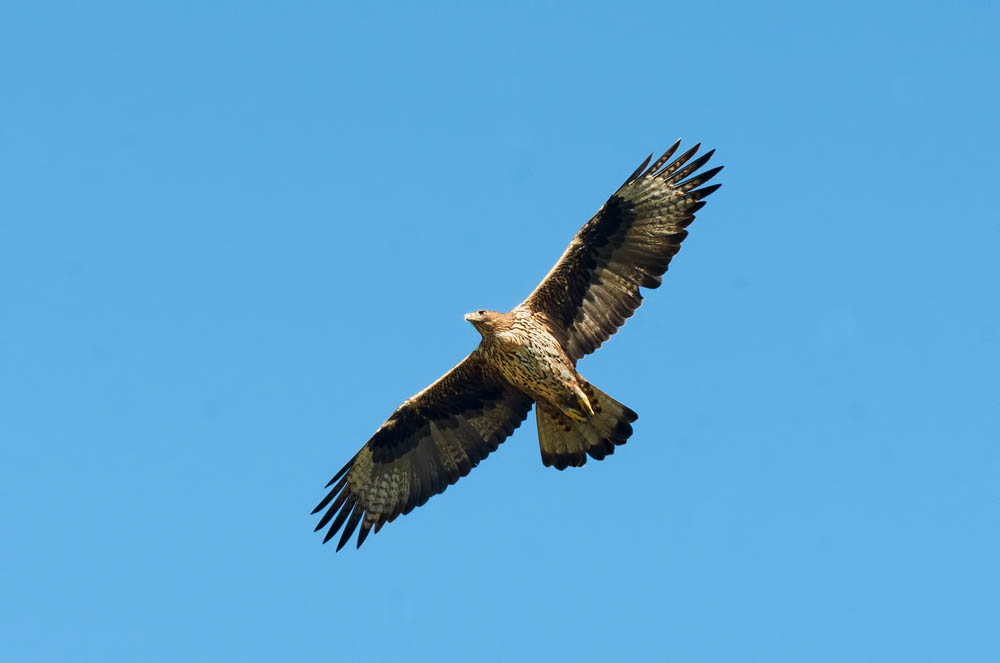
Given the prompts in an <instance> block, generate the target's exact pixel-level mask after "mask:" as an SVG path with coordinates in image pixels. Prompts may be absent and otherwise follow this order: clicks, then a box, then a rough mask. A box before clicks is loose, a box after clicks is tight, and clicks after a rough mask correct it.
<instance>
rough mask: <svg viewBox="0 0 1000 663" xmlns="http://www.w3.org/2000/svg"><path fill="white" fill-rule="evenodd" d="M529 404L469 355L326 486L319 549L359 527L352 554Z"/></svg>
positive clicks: (454, 477)
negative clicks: (324, 530) (327, 528)
mask: <svg viewBox="0 0 1000 663" xmlns="http://www.w3.org/2000/svg"><path fill="white" fill-rule="evenodd" d="M531 405H532V400H531V399H530V398H528V397H527V396H525V395H524V394H522V393H521V392H519V391H517V390H516V389H513V388H512V387H511V386H510V385H509V384H507V383H506V382H505V381H503V380H502V379H500V378H499V377H498V376H496V375H495V374H494V373H493V372H492V371H490V370H489V369H488V368H487V367H486V366H485V365H484V364H483V362H482V361H481V359H480V357H479V355H478V353H476V352H473V353H472V354H471V355H469V356H468V357H466V358H465V360H463V361H462V363H460V364H459V365H458V366H456V367H455V368H453V369H451V370H450V371H449V372H448V373H446V374H445V375H444V376H443V377H441V378H440V379H439V380H438V381H437V382H435V383H434V384H432V385H431V386H429V387H427V388H426V389H424V390H423V391H421V392H420V393H419V394H417V395H416V396H414V397H412V398H410V399H408V400H407V401H406V402H405V403H403V404H402V405H401V406H400V407H399V408H398V409H397V410H396V411H395V412H393V413H392V416H391V417H389V419H388V420H387V421H386V422H385V423H384V424H382V426H381V427H380V428H379V429H378V430H377V431H376V432H375V434H374V435H373V436H372V438H371V439H370V440H368V442H367V443H366V444H365V446H363V447H362V448H361V451H359V452H358V453H357V454H356V455H355V456H354V458H352V459H351V461H350V462H349V463H347V465H345V466H344V468H343V469H341V470H340V471H339V472H337V474H336V475H335V476H334V477H333V479H331V480H330V483H328V484H327V487H328V488H329V487H331V486H332V487H333V488H332V490H331V491H330V492H329V494H328V495H327V496H326V497H325V498H323V501H322V502H320V503H319V505H318V506H317V507H316V508H315V509H314V510H313V513H318V512H320V511H323V510H324V509H325V510H326V511H325V513H324V514H323V516H322V518H320V521H319V524H318V525H317V526H316V530H317V531H318V530H320V529H323V528H324V527H326V526H327V524H328V523H329V522H330V521H331V520H333V524H332V525H330V528H329V531H328V532H327V534H326V538H324V539H323V543H326V542H327V541H329V540H330V539H331V538H333V536H334V534H336V533H337V531H338V530H339V529H340V528H341V526H344V533H343V534H342V535H341V537H340V542H339V543H338V544H337V550H340V549H341V548H342V547H344V544H346V543H347V541H348V539H350V537H351V534H352V533H353V532H354V530H355V529H356V528H357V526H358V525H359V524H360V525H361V529H360V530H359V532H358V543H357V545H358V547H359V548H360V547H361V544H362V543H363V542H364V540H365V538H366V537H367V536H368V532H369V530H371V528H372V527H374V528H375V531H376V532H378V531H379V530H380V529H381V528H382V526H383V525H384V524H385V523H387V522H391V521H393V520H395V518H396V517H397V516H399V515H400V514H405V513H409V512H410V511H411V510H412V509H413V508H414V507H418V506H420V505H422V504H423V503H424V502H426V501H427V500H428V499H429V498H430V497H432V496H434V495H437V494H438V493H440V492H443V491H444V489H445V488H447V487H448V486H450V485H451V484H453V483H455V482H456V481H458V480H459V479H460V478H461V477H464V476H465V475H466V474H468V473H469V470H471V469H472V468H473V467H475V466H476V465H477V464H479V461H481V460H482V459H483V458H485V457H486V456H487V455H488V454H489V453H490V452H492V451H495V450H496V448H497V446H498V445H499V444H500V443H501V442H503V441H504V439H506V438H507V436H508V435H510V434H511V433H513V432H514V429H515V428H517V427H518V426H519V425H520V424H521V422H522V421H524V418H525V417H527V416H528V411H529V410H531ZM334 516H336V518H335V519H334Z"/></svg>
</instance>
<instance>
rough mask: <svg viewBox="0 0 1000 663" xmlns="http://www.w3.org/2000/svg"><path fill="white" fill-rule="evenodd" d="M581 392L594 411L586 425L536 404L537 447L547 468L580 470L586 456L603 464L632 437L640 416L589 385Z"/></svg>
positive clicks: (584, 422) (585, 422)
mask: <svg viewBox="0 0 1000 663" xmlns="http://www.w3.org/2000/svg"><path fill="white" fill-rule="evenodd" d="M584 391H585V392H586V394H587V397H588V398H589V399H590V402H591V404H592V405H593V408H594V416H592V417H589V418H588V419H587V420H586V421H573V420H572V419H570V418H569V417H567V416H566V415H564V414H563V413H562V412H560V411H558V410H556V409H554V408H550V407H548V406H545V405H542V404H541V403H539V404H538V408H537V409H536V411H535V418H536V420H537V421H538V444H539V447H540V448H541V450H542V463H543V464H544V465H545V466H546V467H555V468H556V469H557V470H564V469H566V468H567V467H571V466H572V467H582V466H583V465H584V464H585V463H586V462H587V456H590V457H591V458H593V459H595V460H603V459H604V457H605V456H609V455H611V454H613V453H614V452H615V447H616V446H618V445H622V444H625V442H626V440H628V438H629V436H630V435H632V425H631V424H632V422H633V421H635V420H636V419H637V418H638V416H639V415H637V414H636V413H635V412H633V411H632V410H630V409H629V408H627V407H625V406H624V405H622V404H621V403H619V402H618V401H616V400H615V399H613V398H611V397H610V396H608V395H607V394H605V393H604V392H603V391H601V390H600V389H598V388H597V387H595V386H594V385H592V384H589V383H586V384H585V385H584Z"/></svg>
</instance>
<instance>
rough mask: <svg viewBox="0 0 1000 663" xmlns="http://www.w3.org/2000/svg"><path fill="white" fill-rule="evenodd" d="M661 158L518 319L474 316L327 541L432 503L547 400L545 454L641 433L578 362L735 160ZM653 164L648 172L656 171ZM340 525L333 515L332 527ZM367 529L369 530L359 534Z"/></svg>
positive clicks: (656, 273)
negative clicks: (453, 358)
mask: <svg viewBox="0 0 1000 663" xmlns="http://www.w3.org/2000/svg"><path fill="white" fill-rule="evenodd" d="M679 146H680V141H677V142H676V143H674V145H673V146H671V147H670V149H669V150H667V151H666V153H664V154H663V156H661V157H660V158H659V159H657V160H656V162H655V163H653V165H651V166H649V162H650V161H651V159H652V155H650V156H649V157H648V158H647V159H646V160H645V161H644V162H643V163H642V164H641V165H640V166H639V168H637V169H636V170H635V172H634V173H632V175H631V176H629V178H628V179H627V180H626V181H625V184H623V185H622V186H621V187H620V188H619V189H618V191H616V192H615V193H614V194H613V195H612V196H611V198H610V199H608V201H607V202H606V203H605V204H604V205H603V206H602V207H601V209H600V210H598V212H597V214H595V215H594V217H593V218H592V219H590V221H588V222H587V223H586V225H584V226H583V228H582V229H581V230H580V231H579V232H578V233H577V234H576V236H575V237H574V238H573V241H572V242H571V243H570V245H569V248H567V249H566V252H565V253H563V255H562V257H561V258H560V259H559V262H557V263H556V265H555V267H553V268H552V271H550V272H549V274H548V275H547V276H546V277H545V278H544V279H543V280H542V282H541V283H540V284H539V285H538V287H537V288H536V289H535V291H534V292H532V293H531V295H529V296H528V298H527V299H526V300H524V302H522V303H521V304H520V305H519V306H517V307H515V308H514V309H513V310H511V311H509V312H508V313H498V312H496V311H484V310H480V311H476V312H474V313H469V314H468V315H466V316H465V318H466V320H468V321H469V322H471V323H472V324H473V325H474V326H475V327H476V329H477V330H478V331H479V333H480V334H481V335H482V337H483V339H482V342H481V343H480V344H479V347H477V348H476V349H475V350H474V351H473V352H472V354H470V355H469V356H468V357H466V358H465V359H464V360H463V361H462V362H461V363H460V364H458V365H457V366H456V367H455V368H453V369H451V370H450V371H449V372H448V373H446V374H445V375H444V376H443V377H441V378H440V379H439V380H438V381H437V382H435V383H434V384H432V385H431V386H429V387H427V388H426V389H424V390H423V391H421V392H420V393H418V394H417V395H415V396H413V397H412V398H410V399H408V400H407V401H406V402H404V403H403V404H402V405H401V406H399V408H398V409H397V410H396V411H395V412H394V413H393V414H392V416H391V417H389V419H388V420H387V421H386V422H385V423H384V424H382V426H381V427H380V428H379V429H378V430H377V431H376V432H375V434H374V435H373V436H372V438H371V439H370V440H368V442H367V443H366V444H365V445H364V446H363V447H362V448H361V450H360V451H359V452H358V453H357V454H355V456H354V458H352V459H351V460H350V462H348V463H347V465H345V466H344V467H343V468H342V469H341V470H340V471H339V472H338V473H337V474H336V475H335V476H334V477H333V479H331V480H330V482H329V483H328V484H327V487H328V488H331V487H332V488H331V490H330V492H329V493H328V494H327V496H326V497H325V498H324V499H323V501H321V502H320V503H319V505H317V507H316V508H315V509H314V510H313V513H318V512H320V511H324V510H325V511H324V513H323V516H322V517H321V518H320V521H319V524H318V525H317V526H316V530H317V531H318V530H320V529H323V528H324V527H327V525H329V530H328V531H327V534H326V537H325V538H324V539H323V541H324V543H325V542H326V541H329V540H330V539H331V538H332V537H333V536H334V535H335V534H336V533H337V531H338V530H340V529H341V527H343V533H342V535H341V537H340V540H339V542H338V544H337V550H340V548H342V547H343V546H344V545H345V544H346V543H347V541H348V540H349V539H350V537H351V535H352V534H353V533H354V531H355V529H358V539H357V545H358V547H360V546H361V544H362V543H363V542H364V540H365V538H366V537H367V536H368V534H369V532H370V531H371V530H372V528H374V530H375V531H376V532H378V531H379V530H380V529H381V528H382V526H383V525H384V524H385V523H387V522H391V521H392V520H394V519H395V518H396V517H397V516H399V515H400V514H404V513H409V512H410V511H411V510H412V509H413V508H414V507H417V506H420V505H422V504H423V503H424V502H426V501H427V500H428V499H429V498H430V497H431V496H433V495H436V494H438V493H440V492H442V491H444V489H445V488H447V487H448V486H450V485H451V484H453V483H455V482H456V481H458V479H459V478H460V477H463V476H465V475H466V474H468V473H469V470H471V469H472V468H473V467H475V466H476V465H477V464H478V463H479V461H481V460H482V459H483V458H485V457H486V456H487V455H488V454H489V453H490V452H491V451H494V450H495V449H496V448H497V446H498V445H499V444H500V443H501V442H503V440H504V439H506V438H507V436H508V435H510V434H511V433H512V432H513V431H514V429H515V428H517V427H518V426H519V425H520V424H521V422H523V421H524V419H525V417H527V415H528V411H529V410H530V409H531V406H532V404H535V403H537V404H538V408H537V410H536V415H535V416H536V419H537V422H538V441H539V446H540V448H541V452H542V462H543V463H544V464H545V465H550V466H554V467H556V468H557V469H560V470H562V469H565V468H566V467H569V466H576V467H579V466H581V465H583V464H584V463H585V462H586V460H587V457H588V456H590V457H591V458H594V459H596V460H601V459H603V458H604V457H605V456H607V455H609V454H612V453H614V450H615V446H617V445H621V444H624V443H625V441H626V440H628V438H629V436H630V435H631V434H632V426H631V424H632V422H634V421H635V420H636V417H637V415H636V414H635V412H633V411H632V410H630V409H628V408H627V407H625V406H624V405H622V404H621V403H619V402H618V401H616V400H615V399H613V398H611V397H610V396H608V395H607V394H605V393H604V392H602V391H600V390H599V389H597V388H596V387H594V386H593V385H591V384H590V383H589V382H587V381H586V380H585V379H584V378H583V377H581V376H580V374H579V373H578V372H577V370H576V362H577V361H578V360H579V359H580V358H581V357H583V356H584V355H586V354H589V353H591V352H593V351H594V350H596V349H597V348H598V347H600V346H601V344H602V343H604V341H606V340H607V339H608V338H609V337H610V336H611V334H614V333H615V332H616V331H617V330H618V328H619V327H620V326H621V325H622V324H624V322H625V320H626V318H628V317H630V316H631V315H632V314H633V313H634V312H635V310H636V309H637V308H638V307H639V304H640V303H641V301H642V296H641V295H640V293H639V288H640V287H646V288H656V287H658V286H659V285H660V277H661V276H662V275H663V273H664V272H665V271H666V270H667V266H668V265H669V263H670V260H671V258H673V256H674V254H676V253H677V251H678V250H680V245H681V242H682V241H683V240H684V238H685V237H686V236H687V230H685V228H686V227H687V226H688V225H689V224H690V223H691V222H692V221H693V220H694V213H695V212H696V211H697V210H699V209H701V207H702V206H704V204H705V202H704V200H703V199H704V198H705V197H706V196H708V195H709V194H710V193H712V192H713V191H715V190H716V189H718V188H719V185H718V184H715V185H711V186H702V185H704V184H705V183H706V182H707V181H708V180H710V179H711V178H712V177H714V176H715V175H716V174H717V173H718V172H719V171H720V170H722V167H721V166H720V167H718V168H713V169H711V170H707V171H704V172H702V173H700V174H696V171H698V169H699V168H701V167H702V166H703V165H704V164H705V163H706V162H707V161H708V159H709V158H710V157H711V156H712V154H713V152H714V150H712V151H709V152H706V153H705V154H704V155H702V156H701V157H698V158H697V159H694V160H693V161H692V160H691V158H692V157H693V156H694V155H695V154H696V153H697V152H698V148H699V147H700V145H695V146H694V147H693V148H691V149H690V150H688V151H686V152H684V153H683V154H681V155H680V156H679V157H677V158H676V159H675V160H673V161H671V162H670V163H667V162H668V161H670V159H671V157H673V155H674V153H675V152H676V151H677V148H678V147H679ZM647 166H648V167H647ZM331 521H332V523H331ZM359 526H360V529H359Z"/></svg>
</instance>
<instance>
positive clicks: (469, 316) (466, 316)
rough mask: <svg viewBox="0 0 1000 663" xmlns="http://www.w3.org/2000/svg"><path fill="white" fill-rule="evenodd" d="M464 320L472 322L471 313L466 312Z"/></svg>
mask: <svg viewBox="0 0 1000 663" xmlns="http://www.w3.org/2000/svg"><path fill="white" fill-rule="evenodd" d="M465 321H466V322H472V314H471V313H466V314H465Z"/></svg>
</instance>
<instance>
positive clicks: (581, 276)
mask: <svg viewBox="0 0 1000 663" xmlns="http://www.w3.org/2000/svg"><path fill="white" fill-rule="evenodd" d="M679 146H680V141H677V142H676V143H674V145H673V146H672V147H671V148H670V149H669V150H667V151H666V153H665V154H664V155H663V156H661V157H660V158H659V159H657V160H656V162H655V163H654V164H653V165H652V166H649V168H646V166H647V165H648V164H649V162H650V160H651V159H652V156H653V155H650V157H649V158H647V159H646V160H645V161H644V162H643V163H642V165H640V166H639V167H638V168H637V169H636V171H635V172H634V173H632V175H631V176H630V177H629V178H628V180H626V182H625V184H623V185H622V186H621V188H619V189H618V191H616V192H615V193H614V195H612V196H611V198H610V199H608V202H606V203H604V206H603V207H601V209H600V210H598V212H597V214H595V215H594V217H593V218H592V219H591V220H590V221H588V222H587V224H586V225H584V226H583V228H581V229H580V232H578V233H577V234H576V237H574V238H573V241H572V242H571V243H570V245H569V248H568V249H566V252H565V253H563V255H562V257H561V258H560V259H559V262H557V263H556V265H555V267H553V268H552V271H550V272H549V273H548V275H547V276H546V277H545V278H544V279H543V280H542V282H541V283H540V284H539V285H538V287H537V288H535V291H534V292H532V293H531V295H529V296H528V298H527V299H526V300H525V301H524V302H523V303H522V304H521V306H523V307H525V308H527V309H529V310H530V311H532V312H534V313H541V314H543V315H544V317H545V318H547V319H548V321H549V327H550V328H551V331H552V333H553V334H555V335H556V337H557V338H559V339H560V340H561V341H562V342H563V348H564V349H565V350H566V353H567V354H569V355H570V357H572V358H573V360H574V361H575V360H577V359H579V358H581V357H583V356H584V355H586V354H589V353H591V352H593V351H594V350H596V349H597V348H599V347H600V346H601V344H602V343H604V341H606V340H608V338H609V337H610V336H611V335H612V334H614V333H615V332H616V331H617V330H618V328H619V327H620V326H622V325H623V324H625V319H626V318H628V317H629V316H631V315H632V313H634V312H635V310H636V309H637V308H638V307H639V304H640V303H641V301H642V295H640V294H639V287H640V286H642V287H645V288H656V287H657V286H659V285H660V277H661V276H662V275H663V273H664V272H665V271H667V265H669V264H670V259H671V258H673V257H674V254H676V253H677V252H678V251H679V250H680V248H681V242H682V241H683V240H684V238H685V237H687V230H685V228H686V227H687V226H688V225H689V224H690V223H691V222H692V221H694V213H695V212H696V211H698V210H699V209H701V207H702V206H703V205H704V204H705V201H704V198H705V197H706V196H708V195H709V194H710V193H712V192H713V191H715V190H716V189H718V188H719V185H718V184H715V185H712V186H706V187H702V185H703V184H704V183H705V182H707V181H708V180H710V179H711V178H712V177H714V176H715V174H716V173H718V172H719V171H720V170H722V167H721V166H720V167H719V168H712V169H711V170H707V171H705V172H703V173H697V172H696V171H697V170H698V169H699V168H701V167H702V166H703V165H705V162H707V161H708V159H709V158H710V157H711V156H712V154H713V152H714V151H715V150H712V151H710V152H706V153H705V154H704V155H703V156H701V157H698V158H697V159H695V160H694V161H691V162H690V163H688V161H689V160H690V159H691V157H693V156H694V155H695V154H696V153H697V152H698V148H699V147H700V144H699V145H695V146H694V147H693V148H691V149H690V150H688V151H687V152H685V153H684V154H682V155H680V156H679V157H677V158H676V159H675V160H674V161H672V162H670V163H669V164H668V163H667V161H668V160H669V159H670V157H672V156H673V155H674V152H675V151H676V150H677V148H678V147H679ZM685 164H687V165H685ZM699 187H701V188H699Z"/></svg>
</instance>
